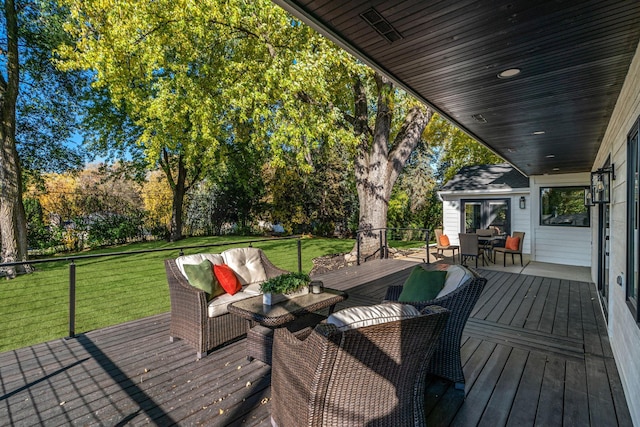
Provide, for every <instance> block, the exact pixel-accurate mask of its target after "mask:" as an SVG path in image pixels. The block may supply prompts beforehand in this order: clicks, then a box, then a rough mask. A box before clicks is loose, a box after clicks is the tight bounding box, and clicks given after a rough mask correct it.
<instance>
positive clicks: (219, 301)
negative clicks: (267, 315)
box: [207, 292, 254, 317]
mask: <svg viewBox="0 0 640 427" xmlns="http://www.w3.org/2000/svg"><path fill="white" fill-rule="evenodd" d="M252 296H254V295H252V294H250V293H247V292H238V293H235V294H233V295H231V294H222V295H220V296H218V297H216V298H214V299H212V300H211V301H210V302H209V304H208V305H207V315H208V316H209V317H218V316H222V315H223V314H227V313H228V312H229V310H227V306H228V305H229V303H232V302H234V301H240V300H243V299H245V298H249V297H252Z"/></svg>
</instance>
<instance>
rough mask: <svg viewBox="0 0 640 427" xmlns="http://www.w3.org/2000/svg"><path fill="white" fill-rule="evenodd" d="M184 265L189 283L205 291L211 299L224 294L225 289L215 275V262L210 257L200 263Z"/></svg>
mask: <svg viewBox="0 0 640 427" xmlns="http://www.w3.org/2000/svg"><path fill="white" fill-rule="evenodd" d="M183 267H184V271H185V273H186V274H187V280H188V281H189V284H190V285H191V286H194V287H196V288H198V289H201V290H203V291H205V292H206V293H207V297H208V299H209V301H211V300H212V299H213V298H215V297H217V296H218V295H222V294H224V292H225V290H224V289H223V288H222V287H221V286H220V283H219V282H218V280H217V279H216V278H215V276H214V275H213V264H211V261H209V260H208V259H205V260H204V261H202V262H201V263H200V264H184V265H183Z"/></svg>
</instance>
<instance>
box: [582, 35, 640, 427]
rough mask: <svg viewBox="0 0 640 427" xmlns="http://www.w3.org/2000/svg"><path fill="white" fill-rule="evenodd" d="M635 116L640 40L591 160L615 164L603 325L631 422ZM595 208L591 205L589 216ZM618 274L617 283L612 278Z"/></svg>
mask: <svg viewBox="0 0 640 427" xmlns="http://www.w3.org/2000/svg"><path fill="white" fill-rule="evenodd" d="M638 117H640V46H639V47H638V49H637V50H636V54H635V58H634V61H633V63H632V64H631V67H630V68H629V73H628V74H627V78H626V80H625V83H624V86H623V88H622V91H621V93H620V97H619V98H618V102H617V104H616V106H615V109H614V112H613V115H612V117H611V120H610V121H609V126H608V127H607V131H606V133H605V136H604V138H603V141H602V145H601V146H600V150H599V152H598V155H597V157H596V160H595V162H594V165H593V170H595V169H598V168H600V167H602V166H603V164H604V162H605V161H606V159H607V157H609V156H611V163H613V164H615V171H616V180H615V181H614V182H613V194H612V203H611V205H610V208H611V211H610V212H611V223H610V225H611V230H610V236H611V237H610V239H611V240H610V244H611V245H610V247H611V252H610V253H611V258H610V270H609V271H610V277H609V283H610V287H609V307H608V313H609V319H608V329H609V338H610V341H611V347H612V349H613V354H614V357H615V360H616V365H617V367H618V371H619V373H620V377H621V379H622V385H623V388H624V392H625V396H626V398H627V404H628V405H629V410H630V412H631V417H632V419H633V423H634V425H636V426H640V328H639V326H638V323H636V320H635V319H634V316H633V315H632V313H631V311H630V309H629V308H628V307H627V304H626V289H625V286H626V280H625V278H626V276H627V271H626V268H627V267H626V259H627V238H626V229H627V212H626V209H627V203H626V191H627V183H626V175H627V171H626V169H627V134H628V132H629V130H630V129H631V127H632V126H633V124H634V123H635V122H636V120H638ZM596 212H597V211H596V209H595V208H593V209H592V210H591V213H592V217H593V215H594V214H596ZM591 228H592V233H593V237H592V238H593V241H594V242H597V239H596V237H595V236H596V233H597V223H596V222H592V226H591ZM597 249H598V248H597V247H596V245H594V246H593V249H592V253H591V259H592V260H593V262H592V268H591V271H592V277H593V278H594V282H595V281H596V276H597V265H598V264H597V256H598V250H597ZM618 276H620V277H621V278H622V279H623V284H622V286H620V285H618V284H617V283H616V278H617V277H618Z"/></svg>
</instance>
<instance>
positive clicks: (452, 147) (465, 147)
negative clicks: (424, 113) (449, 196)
mask: <svg viewBox="0 0 640 427" xmlns="http://www.w3.org/2000/svg"><path fill="white" fill-rule="evenodd" d="M423 137H424V139H425V140H426V141H427V143H428V144H429V146H430V147H431V148H432V149H433V150H434V151H433V153H434V155H435V156H436V163H437V164H438V175H440V176H441V183H444V182H446V181H448V180H449V179H451V178H452V177H453V176H454V175H455V174H456V173H457V172H458V171H459V170H460V169H461V168H462V167H463V166H472V165H483V164H495V163H502V162H504V160H503V159H502V158H501V157H499V156H498V155H496V154H494V153H493V152H492V151H490V150H489V149H488V148H487V147H485V146H484V145H481V144H480V143H478V142H477V141H476V140H474V139H473V138H471V137H469V136H468V135H467V134H465V133H464V132H463V131H461V130H460V129H458V128H456V127H455V126H453V125H452V124H451V123H450V122H448V121H446V120H445V119H444V118H442V117H441V116H439V115H436V116H435V117H434V118H433V119H432V120H431V122H430V123H429V126H427V129H426V131H425V134H424V135H423Z"/></svg>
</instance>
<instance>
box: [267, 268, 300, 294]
mask: <svg viewBox="0 0 640 427" xmlns="http://www.w3.org/2000/svg"><path fill="white" fill-rule="evenodd" d="M309 280H310V279H309V275H308V274H305V273H286V274H282V275H280V276H276V277H273V278H271V279H269V280H267V281H266V282H264V283H262V284H261V285H260V290H262V293H263V294H268V293H270V294H290V293H291V292H295V291H297V290H298V289H300V288H301V287H303V286H306V285H308V284H309Z"/></svg>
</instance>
